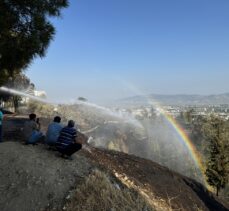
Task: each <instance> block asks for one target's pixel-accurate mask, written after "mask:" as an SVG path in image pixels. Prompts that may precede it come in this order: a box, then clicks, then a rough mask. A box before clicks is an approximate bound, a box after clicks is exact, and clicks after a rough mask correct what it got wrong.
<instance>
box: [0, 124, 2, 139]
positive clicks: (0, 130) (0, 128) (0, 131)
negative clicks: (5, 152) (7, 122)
mask: <svg viewBox="0 0 229 211" xmlns="http://www.w3.org/2000/svg"><path fill="white" fill-rule="evenodd" d="M0 142H2V125H0Z"/></svg>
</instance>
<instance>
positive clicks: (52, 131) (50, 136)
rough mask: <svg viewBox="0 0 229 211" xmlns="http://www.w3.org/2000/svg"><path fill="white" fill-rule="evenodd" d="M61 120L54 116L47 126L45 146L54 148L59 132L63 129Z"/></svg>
mask: <svg viewBox="0 0 229 211" xmlns="http://www.w3.org/2000/svg"><path fill="white" fill-rule="evenodd" d="M60 122H61V118H60V117H59V116H56V117H55V118H54V120H53V122H52V123H51V124H49V126H48V130H47V133H46V144H48V145H49V146H55V144H56V142H57V139H58V137H59V135H60V131H61V130H62V129H63V126H62V125H61V124H60Z"/></svg>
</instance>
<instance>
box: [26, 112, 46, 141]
mask: <svg viewBox="0 0 229 211" xmlns="http://www.w3.org/2000/svg"><path fill="white" fill-rule="evenodd" d="M38 120H39V119H37V122H36V114H30V115H29V121H26V122H25V125H24V137H25V141H26V144H36V143H37V142H38V141H40V140H41V139H42V138H43V137H44V136H43V134H42V133H41V132H40V131H39V130H40V123H39V121H38Z"/></svg>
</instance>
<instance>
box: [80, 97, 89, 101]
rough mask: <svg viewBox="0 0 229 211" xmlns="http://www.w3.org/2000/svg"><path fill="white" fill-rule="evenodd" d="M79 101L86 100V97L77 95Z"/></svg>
mask: <svg viewBox="0 0 229 211" xmlns="http://www.w3.org/2000/svg"><path fill="white" fill-rule="evenodd" d="M78 100H79V101H83V102H87V99H86V98H85V97H78Z"/></svg>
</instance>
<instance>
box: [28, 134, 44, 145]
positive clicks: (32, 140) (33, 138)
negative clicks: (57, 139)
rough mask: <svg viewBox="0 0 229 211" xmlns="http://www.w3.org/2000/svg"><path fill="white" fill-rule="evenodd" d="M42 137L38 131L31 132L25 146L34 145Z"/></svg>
mask: <svg viewBox="0 0 229 211" xmlns="http://www.w3.org/2000/svg"><path fill="white" fill-rule="evenodd" d="M43 137H44V135H43V134H42V133H41V132H39V131H33V133H32V135H31V136H30V138H29V140H28V141H27V144H36V143H37V142H39V141H40V140H41V139H42V138H43Z"/></svg>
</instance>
